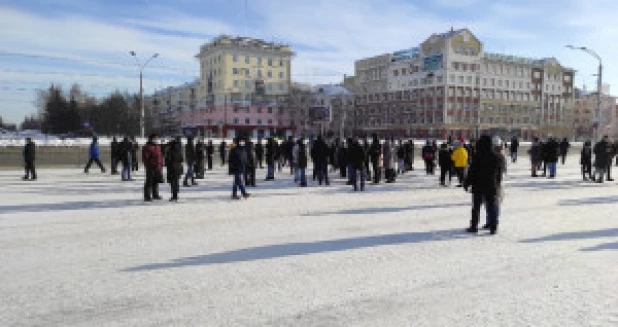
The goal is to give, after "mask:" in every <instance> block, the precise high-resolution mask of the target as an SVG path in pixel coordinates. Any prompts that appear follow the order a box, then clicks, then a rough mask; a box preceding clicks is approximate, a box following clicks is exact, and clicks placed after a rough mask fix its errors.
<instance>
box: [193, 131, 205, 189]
mask: <svg viewBox="0 0 618 327" xmlns="http://www.w3.org/2000/svg"><path fill="white" fill-rule="evenodd" d="M204 147H205V146H204V140H203V139H201V138H200V139H198V141H197V142H196V143H195V165H194V168H193V169H194V170H195V173H194V174H195V178H197V179H204V171H205V167H204V159H205V156H204Z"/></svg>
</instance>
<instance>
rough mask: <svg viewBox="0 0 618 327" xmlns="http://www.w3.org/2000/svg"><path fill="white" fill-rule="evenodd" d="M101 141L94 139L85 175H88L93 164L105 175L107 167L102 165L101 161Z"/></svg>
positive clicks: (94, 137) (89, 151)
mask: <svg viewBox="0 0 618 327" xmlns="http://www.w3.org/2000/svg"><path fill="white" fill-rule="evenodd" d="M99 155H100V152H99V139H98V138H97V137H96V136H93V137H92V142H91V143H90V148H89V150H88V157H89V158H88V163H86V167H85V168H84V173H86V174H88V170H90V166H91V165H92V163H93V162H94V163H96V164H97V165H98V166H99V168H100V169H101V172H102V173H105V167H104V166H103V164H102V163H101V160H100V159H99Z"/></svg>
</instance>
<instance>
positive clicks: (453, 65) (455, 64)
mask: <svg viewBox="0 0 618 327" xmlns="http://www.w3.org/2000/svg"><path fill="white" fill-rule="evenodd" d="M451 66H452V67H453V69H454V70H459V63H458V62H453V63H452V64H451Z"/></svg>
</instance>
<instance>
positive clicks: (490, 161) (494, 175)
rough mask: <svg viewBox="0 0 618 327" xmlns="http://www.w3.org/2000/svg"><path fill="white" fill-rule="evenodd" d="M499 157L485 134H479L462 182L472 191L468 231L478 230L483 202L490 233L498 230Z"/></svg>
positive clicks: (475, 231) (500, 171)
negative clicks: (464, 179) (479, 136)
mask: <svg viewBox="0 0 618 327" xmlns="http://www.w3.org/2000/svg"><path fill="white" fill-rule="evenodd" d="M502 174H503V173H502V167H501V160H500V157H499V156H498V155H497V154H496V153H495V152H494V151H492V141H491V138H490V137H489V136H487V135H483V136H481V138H480V139H479V141H478V142H477V144H476V153H475V156H474V159H472V164H471V166H470V170H469V172H468V176H467V177H466V181H465V183H464V189H465V190H466V191H468V189H469V188H471V191H472V218H471V220H470V227H469V228H468V229H467V230H466V231H467V232H469V233H477V232H478V223H479V219H480V211H481V205H483V203H484V204H485V209H486V211H487V217H488V227H489V230H490V232H491V234H495V233H496V232H497V231H498V216H497V206H498V188H499V185H500V183H501V182H502Z"/></svg>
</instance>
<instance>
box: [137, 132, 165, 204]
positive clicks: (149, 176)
mask: <svg viewBox="0 0 618 327" xmlns="http://www.w3.org/2000/svg"><path fill="white" fill-rule="evenodd" d="M142 163H143V164H144V168H145V169H146V180H145V181H144V201H146V202H150V201H152V200H153V199H154V200H161V197H160V196H159V183H162V182H163V173H162V172H161V170H162V169H163V155H162V153H161V143H160V141H159V136H158V135H157V134H152V135H150V137H148V143H146V145H145V146H144V147H143V148H142Z"/></svg>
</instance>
